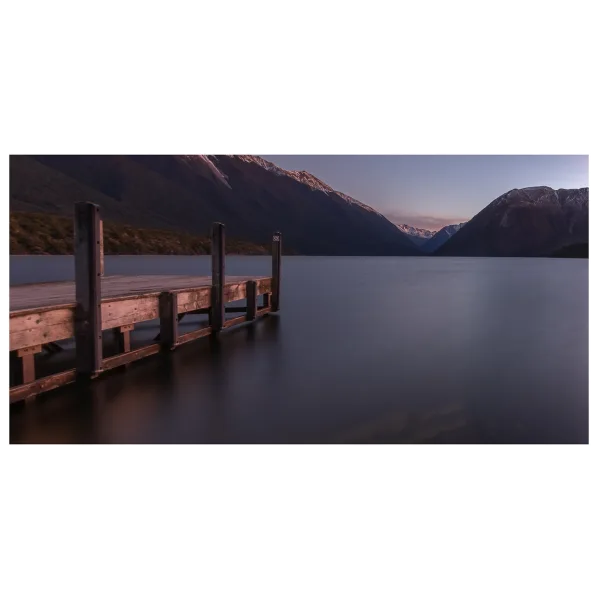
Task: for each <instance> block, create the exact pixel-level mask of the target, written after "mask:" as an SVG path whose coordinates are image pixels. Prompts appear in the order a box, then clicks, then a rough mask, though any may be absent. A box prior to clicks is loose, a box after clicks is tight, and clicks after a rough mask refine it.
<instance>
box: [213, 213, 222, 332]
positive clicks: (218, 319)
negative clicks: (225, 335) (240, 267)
mask: <svg viewBox="0 0 600 600" xmlns="http://www.w3.org/2000/svg"><path fill="white" fill-rule="evenodd" d="M210 243H211V253H212V289H211V314H210V326H211V328H212V330H213V331H214V332H216V331H220V330H221V329H223V324H224V323H225V301H224V297H225V294H224V290H223V288H224V283H225V225H223V223H213V226H212V231H211V237H210Z"/></svg>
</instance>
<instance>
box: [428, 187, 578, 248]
mask: <svg viewBox="0 0 600 600" xmlns="http://www.w3.org/2000/svg"><path fill="white" fill-rule="evenodd" d="M588 230H589V188H580V189H572V190H565V189H559V190H553V189H552V188H549V187H545V186H544V187H534V188H524V189H520V190H518V189H514V190H511V191H510V192H507V193H506V194H503V195H502V196H500V197H498V198H496V200H494V201H493V202H491V203H490V204H489V205H488V206H486V208H484V209H483V210H482V211H481V212H480V213H478V214H477V215H475V216H474V217H473V218H472V219H471V220H470V221H469V222H468V223H467V224H466V225H465V226H464V227H463V228H462V229H461V230H460V231H458V232H457V233H456V234H455V235H454V236H452V237H451V238H450V239H449V240H448V241H447V242H446V243H445V244H444V245H443V246H441V247H440V248H439V250H438V251H437V252H436V254H438V255H442V256H548V255H551V254H552V253H553V252H555V251H556V250H557V249H559V248H562V247H563V246H568V245H571V244H578V243H587V242H588V236H589V231H588Z"/></svg>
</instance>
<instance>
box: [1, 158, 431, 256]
mask: <svg viewBox="0 0 600 600" xmlns="http://www.w3.org/2000/svg"><path fill="white" fill-rule="evenodd" d="M82 200H85V201H90V202H94V203H96V204H98V205H100V207H101V211H102V215H103V218H105V219H107V220H110V221H114V222H117V223H124V224H127V225H131V226H134V227H138V228H144V227H146V228H155V229H161V230H166V229H172V230H178V231H182V232H186V233H190V234H194V235H206V234H207V233H208V232H209V230H210V226H211V223H213V222H214V221H221V222H223V223H225V226H226V231H227V234H228V235H231V236H233V237H234V238H238V239H243V240H246V241H248V242H252V243H257V244H262V243H265V242H268V241H269V240H270V239H271V234H272V233H273V232H274V231H278V230H279V231H281V232H282V233H283V234H284V244H285V248H287V249H290V250H293V251H294V252H296V253H299V254H313V255H336V254H338V255H400V256H402V255H418V254H420V252H419V250H418V248H417V247H416V246H415V245H414V244H413V243H412V242H411V241H410V239H409V238H408V237H407V236H406V235H405V234H404V233H402V232H401V231H400V230H399V229H398V228H397V227H396V226H395V225H394V224H393V223H391V222H390V221H389V220H388V219H386V218H385V217H384V216H383V215H382V214H380V213H379V212H377V211H376V210H374V209H373V208H371V207H370V206H367V205H366V204H363V203H362V202H359V201H358V200H355V199H354V198H352V197H350V196H348V195H346V194H344V193H342V192H338V191H336V190H334V189H333V188H332V187H330V186H329V185H327V184H326V183H324V182H323V181H321V180H319V179H317V178H316V177H315V176H314V175H311V174H310V173H307V172H306V171H288V170H285V169H281V168H279V167H278V166H277V165H275V164H273V163H270V162H268V161H266V160H264V159H262V158H260V157H257V156H245V155H240V156H199V155H193V156H143V155H139V156H83V155H82V156H11V157H10V207H11V210H12V211H19V212H24V211H28V212H38V213H39V212H48V213H53V214H58V215H68V216H71V215H72V214H73V205H74V203H75V202H77V201H82Z"/></svg>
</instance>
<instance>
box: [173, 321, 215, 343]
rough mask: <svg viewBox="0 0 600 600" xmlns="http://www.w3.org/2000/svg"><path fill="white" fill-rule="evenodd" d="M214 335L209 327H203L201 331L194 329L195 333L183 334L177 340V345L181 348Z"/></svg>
mask: <svg viewBox="0 0 600 600" xmlns="http://www.w3.org/2000/svg"><path fill="white" fill-rule="evenodd" d="M211 333H212V328H211V327H210V326H209V325H207V326H206V327H201V328H200V329H194V331H189V332H188V333H183V334H181V335H180V336H179V337H178V338H177V345H178V346H181V345H182V344H187V343H188V342H191V341H193V340H198V339H200V338H203V337H206V336H207V335H210V334H211Z"/></svg>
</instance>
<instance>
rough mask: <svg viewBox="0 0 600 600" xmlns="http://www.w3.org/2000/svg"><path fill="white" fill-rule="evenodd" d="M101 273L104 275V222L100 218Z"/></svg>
mask: <svg viewBox="0 0 600 600" xmlns="http://www.w3.org/2000/svg"><path fill="white" fill-rule="evenodd" d="M100 275H101V276H102V277H104V223H103V221H102V219H100Z"/></svg>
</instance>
